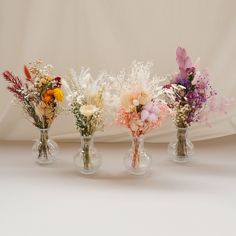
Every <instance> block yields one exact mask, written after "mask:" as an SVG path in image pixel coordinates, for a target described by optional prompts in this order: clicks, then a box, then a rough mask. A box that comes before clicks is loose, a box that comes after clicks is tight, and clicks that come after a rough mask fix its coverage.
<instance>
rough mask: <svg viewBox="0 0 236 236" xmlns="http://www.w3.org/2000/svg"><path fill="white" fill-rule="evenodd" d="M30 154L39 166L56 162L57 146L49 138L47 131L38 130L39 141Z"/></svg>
mask: <svg viewBox="0 0 236 236" xmlns="http://www.w3.org/2000/svg"><path fill="white" fill-rule="evenodd" d="M32 152H33V155H34V158H35V160H36V162H37V163H39V164H51V163H53V162H54V161H55V160H56V154H57V153H58V145H57V144H56V142H54V141H53V140H52V139H50V138H49V135H48V129H39V139H38V140H36V142H35V143H34V145H33V148H32Z"/></svg>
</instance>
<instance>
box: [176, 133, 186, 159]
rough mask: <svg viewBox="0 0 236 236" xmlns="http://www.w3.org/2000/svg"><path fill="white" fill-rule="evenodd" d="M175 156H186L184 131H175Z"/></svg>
mask: <svg viewBox="0 0 236 236" xmlns="http://www.w3.org/2000/svg"><path fill="white" fill-rule="evenodd" d="M176 154H177V156H178V157H182V158H184V157H186V156H187V154H188V153H187V140H186V129H177V144H176Z"/></svg>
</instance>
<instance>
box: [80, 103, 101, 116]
mask: <svg viewBox="0 0 236 236" xmlns="http://www.w3.org/2000/svg"><path fill="white" fill-rule="evenodd" d="M98 110H99V109H98V108H97V107H96V106H94V105H83V106H81V107H80V110H79V111H80V113H81V114H82V115H84V116H87V117H89V116H92V115H93V114H94V113H95V112H97V111H98Z"/></svg>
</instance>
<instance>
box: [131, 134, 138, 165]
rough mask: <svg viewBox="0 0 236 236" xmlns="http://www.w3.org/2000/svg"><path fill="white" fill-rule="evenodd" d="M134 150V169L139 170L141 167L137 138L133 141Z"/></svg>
mask: <svg viewBox="0 0 236 236" xmlns="http://www.w3.org/2000/svg"><path fill="white" fill-rule="evenodd" d="M133 149H134V152H133V159H132V167H133V168H137V167H138V166H139V141H138V139H137V138H134V140H133Z"/></svg>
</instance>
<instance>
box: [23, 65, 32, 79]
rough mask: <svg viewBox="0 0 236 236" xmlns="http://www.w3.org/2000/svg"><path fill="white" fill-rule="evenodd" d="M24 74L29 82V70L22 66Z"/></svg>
mask: <svg viewBox="0 0 236 236" xmlns="http://www.w3.org/2000/svg"><path fill="white" fill-rule="evenodd" d="M24 73H25V76H26V79H27V80H31V75H30V72H29V69H28V67H27V66H26V65H24Z"/></svg>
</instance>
